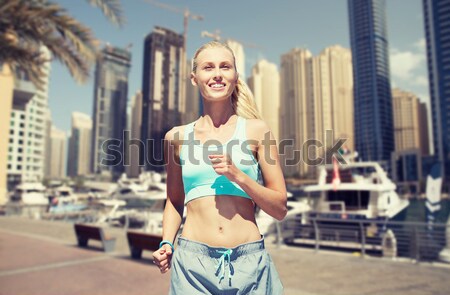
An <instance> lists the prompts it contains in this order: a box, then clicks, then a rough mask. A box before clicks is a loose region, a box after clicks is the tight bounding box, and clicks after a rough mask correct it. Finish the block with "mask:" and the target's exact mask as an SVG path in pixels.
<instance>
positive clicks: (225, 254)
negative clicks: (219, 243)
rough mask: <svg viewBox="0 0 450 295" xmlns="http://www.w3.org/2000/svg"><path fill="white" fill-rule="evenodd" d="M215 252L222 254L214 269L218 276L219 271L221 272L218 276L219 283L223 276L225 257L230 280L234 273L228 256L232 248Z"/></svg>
mask: <svg viewBox="0 0 450 295" xmlns="http://www.w3.org/2000/svg"><path fill="white" fill-rule="evenodd" d="M217 252H218V253H220V254H222V256H221V257H220V258H219V260H220V262H219V265H218V266H217V270H216V276H218V275H219V273H221V276H220V278H219V283H220V282H221V281H222V279H223V278H225V259H227V261H228V277H229V279H230V282H231V277H232V276H233V274H234V268H233V266H232V265H231V261H230V256H231V254H232V253H233V250H231V249H227V250H225V251H217Z"/></svg>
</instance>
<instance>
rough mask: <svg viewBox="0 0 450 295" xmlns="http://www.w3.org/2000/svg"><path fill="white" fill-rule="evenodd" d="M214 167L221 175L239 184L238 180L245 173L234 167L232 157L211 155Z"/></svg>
mask: <svg viewBox="0 0 450 295" xmlns="http://www.w3.org/2000/svg"><path fill="white" fill-rule="evenodd" d="M208 157H209V159H210V160H211V164H212V167H213V169H214V171H216V173H217V174H219V175H225V176H226V177H227V178H228V179H229V180H230V181H234V182H237V178H238V177H239V176H240V175H241V174H242V173H243V172H242V171H241V170H239V168H237V167H236V165H234V163H233V161H232V160H231V157H230V156H229V155H227V154H225V155H209V156H208Z"/></svg>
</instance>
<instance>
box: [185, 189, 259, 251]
mask: <svg viewBox="0 0 450 295" xmlns="http://www.w3.org/2000/svg"><path fill="white" fill-rule="evenodd" d="M181 236H182V237H184V238H187V239H189V240H192V241H197V242H201V243H205V244H207V245H209V246H213V247H225V248H233V247H235V246H237V245H240V244H243V243H248V242H253V241H257V240H260V239H261V234H260V233H259V229H258V226H257V225H256V221H255V213H254V205H253V202H252V201H251V200H250V199H246V198H242V197H236V196H207V197H201V198H198V199H195V200H192V201H190V202H189V203H188V204H187V214H186V221H185V223H184V227H183V232H182V234H181Z"/></svg>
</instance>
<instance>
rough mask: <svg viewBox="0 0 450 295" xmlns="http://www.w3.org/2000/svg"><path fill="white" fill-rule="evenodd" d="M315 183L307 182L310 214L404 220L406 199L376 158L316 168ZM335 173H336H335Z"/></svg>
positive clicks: (306, 190) (329, 216)
mask: <svg viewBox="0 0 450 295" xmlns="http://www.w3.org/2000/svg"><path fill="white" fill-rule="evenodd" d="M319 169H320V170H319V179H318V184H316V185H309V186H306V187H305V188H304V191H305V192H306V193H308V194H309V200H310V205H311V207H312V209H311V213H310V216H312V217H318V218H333V219H371V220H403V219H404V217H405V216H404V214H403V213H405V211H406V210H405V209H406V207H408V205H409V201H408V200H406V199H402V198H400V197H399V195H398V194H397V192H396V191H395V190H396V184H395V183H394V182H392V180H390V179H389V178H388V177H387V174H386V172H385V171H384V170H383V169H382V168H381V166H380V165H379V164H378V163H377V162H353V163H348V164H346V165H342V166H337V164H336V165H326V166H322V167H320V168H319ZM337 173H338V175H339V176H337Z"/></svg>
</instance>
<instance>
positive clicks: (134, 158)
mask: <svg viewBox="0 0 450 295" xmlns="http://www.w3.org/2000/svg"><path fill="white" fill-rule="evenodd" d="M130 123H131V124H130V131H131V133H130V134H131V141H130V142H129V143H128V146H129V154H128V155H126V156H127V157H129V161H130V162H129V164H128V166H127V167H126V171H127V176H128V177H138V176H139V174H140V171H141V166H140V164H143V160H144V154H145V150H144V148H145V146H143V145H141V144H140V142H139V139H140V138H141V125H142V92H141V91H137V92H136V94H135V95H134V96H133V97H132V98H131V122H130ZM139 162H141V163H139Z"/></svg>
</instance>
